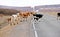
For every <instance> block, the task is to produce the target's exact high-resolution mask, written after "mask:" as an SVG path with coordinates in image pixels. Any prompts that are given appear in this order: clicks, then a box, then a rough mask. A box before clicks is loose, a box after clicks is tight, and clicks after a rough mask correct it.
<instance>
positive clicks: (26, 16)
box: [19, 12, 30, 21]
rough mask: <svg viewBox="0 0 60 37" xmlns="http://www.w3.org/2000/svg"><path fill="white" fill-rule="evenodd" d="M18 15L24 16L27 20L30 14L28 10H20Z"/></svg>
mask: <svg viewBox="0 0 60 37" xmlns="http://www.w3.org/2000/svg"><path fill="white" fill-rule="evenodd" d="M19 15H20V17H22V18H24V20H26V21H27V18H28V17H29V16H30V13H29V12H20V13H19Z"/></svg>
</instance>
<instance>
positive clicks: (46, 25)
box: [1, 14, 60, 37]
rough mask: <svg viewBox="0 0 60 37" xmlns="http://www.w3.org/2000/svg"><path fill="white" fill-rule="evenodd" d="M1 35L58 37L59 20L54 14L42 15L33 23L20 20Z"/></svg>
mask: <svg viewBox="0 0 60 37" xmlns="http://www.w3.org/2000/svg"><path fill="white" fill-rule="evenodd" d="M1 37H60V21H59V20H57V19H56V17H54V16H50V15H48V14H44V17H43V18H42V19H41V20H40V22H37V23H35V24H34V25H33V22H29V21H26V22H20V23H19V24H18V25H16V26H15V27H13V28H12V29H10V30H6V31H3V32H2V36H1Z"/></svg>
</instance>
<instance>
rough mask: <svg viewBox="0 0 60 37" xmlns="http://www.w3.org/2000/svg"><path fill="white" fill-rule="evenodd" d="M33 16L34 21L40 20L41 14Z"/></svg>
mask: <svg viewBox="0 0 60 37" xmlns="http://www.w3.org/2000/svg"><path fill="white" fill-rule="evenodd" d="M33 16H34V20H37V21H38V20H39V19H40V18H42V16H43V15H42V14H33Z"/></svg>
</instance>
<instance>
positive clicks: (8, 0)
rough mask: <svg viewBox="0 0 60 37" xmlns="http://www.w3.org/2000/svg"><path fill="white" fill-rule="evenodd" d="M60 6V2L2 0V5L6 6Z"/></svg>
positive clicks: (46, 0)
mask: <svg viewBox="0 0 60 37" xmlns="http://www.w3.org/2000/svg"><path fill="white" fill-rule="evenodd" d="M53 4H60V0H0V5H5V6H16V7H22V6H23V7H24V6H31V7H34V6H37V5H53Z"/></svg>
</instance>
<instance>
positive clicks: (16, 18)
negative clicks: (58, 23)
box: [7, 11, 60, 25]
mask: <svg viewBox="0 0 60 37" xmlns="http://www.w3.org/2000/svg"><path fill="white" fill-rule="evenodd" d="M31 16H33V18H34V20H37V21H38V20H39V19H40V18H42V17H43V14H36V12H28V11H27V12H20V13H17V14H14V15H12V16H10V17H9V18H8V19H7V21H8V23H9V24H10V25H16V24H18V23H19V22H22V21H24V20H25V21H28V20H27V19H28V17H30V18H31ZM59 18H60V13H57V19H59ZM23 19H24V20H23Z"/></svg>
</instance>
